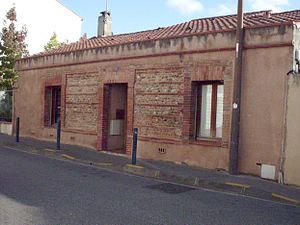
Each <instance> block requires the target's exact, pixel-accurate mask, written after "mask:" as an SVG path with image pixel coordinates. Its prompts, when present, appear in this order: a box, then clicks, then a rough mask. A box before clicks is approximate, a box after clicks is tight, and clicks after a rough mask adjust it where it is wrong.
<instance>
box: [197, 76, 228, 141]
mask: <svg viewBox="0 0 300 225" xmlns="http://www.w3.org/2000/svg"><path fill="white" fill-rule="evenodd" d="M204 85H212V94H211V115H210V116H211V119H210V120H211V121H210V136H209V137H205V136H201V134H200V135H198V134H199V133H200V132H201V131H199V130H200V129H201V112H202V87H203V86H204ZM220 85H223V87H224V81H222V80H218V81H199V82H195V101H194V105H195V108H194V109H195V112H194V115H195V118H194V139H195V140H197V141H203V140H204V141H205V140H207V141H211V140H212V141H213V140H216V141H220V140H222V137H217V108H218V104H217V103H218V86H220ZM223 105H224V96H223ZM223 121H224V109H223ZM222 130H223V124H222ZM222 133H223V132H222ZM222 136H223V135H222Z"/></svg>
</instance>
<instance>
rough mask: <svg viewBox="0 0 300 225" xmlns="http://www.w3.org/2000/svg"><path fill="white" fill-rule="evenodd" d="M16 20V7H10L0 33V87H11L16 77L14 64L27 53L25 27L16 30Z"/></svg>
mask: <svg viewBox="0 0 300 225" xmlns="http://www.w3.org/2000/svg"><path fill="white" fill-rule="evenodd" d="M16 22H17V13H16V8H15V7H12V8H11V9H10V10H9V11H8V12H7V14H6V19H5V20H4V23H3V24H4V26H3V28H2V30H1V33H0V89H8V90H10V89H12V87H13V84H14V83H15V81H16V80H17V78H18V76H17V72H16V71H15V69H14V64H15V62H16V60H17V59H19V58H21V57H22V56H25V55H28V51H27V50H26V47H27V45H26V43H25V38H26V36H27V29H26V27H25V26H23V27H22V29H21V30H20V31H18V30H17V29H16Z"/></svg>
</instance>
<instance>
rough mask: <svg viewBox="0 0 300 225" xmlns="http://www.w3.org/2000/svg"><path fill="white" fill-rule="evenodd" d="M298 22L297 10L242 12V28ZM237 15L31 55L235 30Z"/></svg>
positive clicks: (201, 20) (92, 40)
mask: <svg viewBox="0 0 300 225" xmlns="http://www.w3.org/2000/svg"><path fill="white" fill-rule="evenodd" d="M293 22H300V10H294V11H288V12H281V13H272V11H259V12H250V13H245V14H244V26H245V28H256V27H269V26H277V25H283V24H292V23H293ZM236 24H237V15H228V16H218V17H211V18H202V19H195V20H191V21H189V22H185V23H180V24H177V25H173V26H168V27H160V28H158V29H155V30H147V31H142V32H135V33H128V34H119V35H113V36H108V37H93V38H90V39H82V40H80V41H78V42H75V43H71V44H68V45H65V46H63V47H61V48H59V49H55V50H51V51H49V52H42V53H39V54H36V55H33V56H31V57H39V56H46V55H54V54H60V53H67V52H74V51H80V50H86V49H93V48H101V47H109V46H115V45H123V44H129V43H136V42H142V41H149V40H160V39H167V38H177V37H184V36H191V35H199V34H205V33H213V32H216V33H218V32H227V31H232V30H235V29H236Z"/></svg>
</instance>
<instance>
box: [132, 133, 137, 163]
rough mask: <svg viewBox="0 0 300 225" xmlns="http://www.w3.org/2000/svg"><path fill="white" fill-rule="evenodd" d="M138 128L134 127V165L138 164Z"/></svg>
mask: <svg viewBox="0 0 300 225" xmlns="http://www.w3.org/2000/svg"><path fill="white" fill-rule="evenodd" d="M137 139H138V128H134V129H133V143H132V165H136V152H137Z"/></svg>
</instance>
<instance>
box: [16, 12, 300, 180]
mask: <svg viewBox="0 0 300 225" xmlns="http://www.w3.org/2000/svg"><path fill="white" fill-rule="evenodd" d="M102 16H108V17H110V13H109V12H104V13H103V15H102ZM236 20H237V16H236V15H229V16H220V17H214V18H203V19H196V20H192V21H189V22H186V23H182V24H178V25H174V26H170V27H162V28H158V29H156V30H148V31H142V32H137V33H129V34H121V35H110V34H107V33H105V32H104V33H102V34H100V35H99V36H98V37H93V38H91V39H82V40H80V41H78V42H76V43H72V44H68V45H66V46H63V47H62V48H60V49H56V50H53V51H51V52H44V53H41V54H38V55H33V56H30V57H27V58H23V59H21V60H19V61H18V62H17V64H16V69H17V70H18V72H19V81H18V83H17V84H16V89H15V91H14V103H15V106H14V119H16V117H20V120H21V126H20V127H21V135H23V136H30V137H36V138H40V139H51V140H54V139H55V136H56V130H55V124H56V122H57V120H58V118H60V119H61V121H62V142H64V143H69V144H78V145H83V146H89V147H93V148H94V149H96V150H99V151H110V152H117V153H123V154H130V153H131V147H132V130H133V128H134V127H137V128H139V141H138V156H139V157H142V158H151V159H158V160H168V161H173V162H180V163H186V164H188V165H192V166H200V167H204V168H210V169H224V170H228V165H229V152H230V137H231V119H232V117H231V115H232V105H233V101H232V90H233V75H234V65H235V64H234V62H235V52H236V51H235V50H236V47H235V46H236V45H235V44H236V43H235V41H236V38H235V36H236V31H235V29H236ZM99 21H100V19H99ZM109 21H110V20H109ZM244 24H245V28H244V53H243V57H244V58H243V74H242V98H241V118H240V145H239V158H238V164H239V172H241V173H247V174H254V175H260V173H261V165H270V166H272V168H275V171H276V176H275V179H278V177H279V176H280V175H282V174H284V179H285V182H286V183H289V184H298V185H300V173H299V171H300V163H299V162H300V141H299V138H298V137H299V134H300V116H299V115H300V104H299V99H300V78H299V77H300V76H299V74H297V73H296V72H293V73H289V75H287V73H288V72H289V71H291V70H293V69H295V68H296V67H297V65H296V58H295V57H296V56H295V55H296V54H295V52H296V50H299V49H300V10H295V11H290V12H282V13H272V12H271V11H261V12H252V13H246V14H245V15H244ZM100 33H101V32H100Z"/></svg>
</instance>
